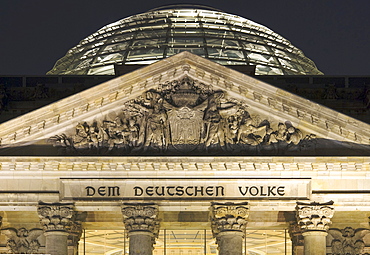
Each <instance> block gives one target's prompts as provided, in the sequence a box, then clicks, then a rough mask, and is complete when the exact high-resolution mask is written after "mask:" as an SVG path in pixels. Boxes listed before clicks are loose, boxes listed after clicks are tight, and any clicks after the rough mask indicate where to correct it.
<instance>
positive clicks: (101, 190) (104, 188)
mask: <svg viewBox="0 0 370 255" xmlns="http://www.w3.org/2000/svg"><path fill="white" fill-rule="evenodd" d="M98 193H99V195H100V196H102V197H103V196H105V195H106V194H107V193H106V187H104V186H102V187H99V189H98Z"/></svg>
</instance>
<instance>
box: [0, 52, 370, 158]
mask: <svg viewBox="0 0 370 255" xmlns="http://www.w3.org/2000/svg"><path fill="white" fill-rule="evenodd" d="M315 136H316V137H315ZM369 137H370V128H369V125H367V124H365V123H362V122H360V121H357V120H355V119H353V118H350V117H348V116H345V115H343V114H340V113H338V112H335V111H333V110H331V109H329V108H326V107H323V106H320V105H318V104H316V103H314V102H311V101H309V100H306V99H303V98H300V97H298V96H296V95H293V94H291V93H288V92H286V91H283V90H281V89H278V88H276V87H274V86H271V85H269V84H267V83H264V82H261V81H258V80H257V79H255V78H252V77H249V76H247V75H244V74H242V73H239V72H236V71H234V70H231V69H229V68H226V67H224V66H220V65H218V64H216V63H214V62H211V61H209V60H207V59H203V58H201V57H199V56H195V55H193V54H191V53H188V52H183V53H180V54H178V55H175V56H172V57H170V58H167V59H164V60H161V61H158V62H156V63H154V64H152V65H149V66H146V67H143V68H142V69H140V70H137V71H134V72H131V73H128V74H125V75H123V76H121V77H117V78H115V79H112V80H110V81H107V82H105V83H102V84H100V85H97V86H95V87H93V88H90V89H88V90H85V91H82V92H79V93H77V94H75V95H73V96H70V97H68V98H65V99H63V100H60V101H58V102H55V103H53V104H51V105H49V106H45V107H43V108H40V109H38V110H35V111H33V112H30V113H27V114H25V115H23V116H21V117H18V118H16V119H13V120H10V121H8V122H6V123H3V124H1V125H0V154H2V155H25V154H26V155H56V154H58V153H59V154H69V155H85V154H86V155H152V154H163V155H189V154H190V155H283V154H285V155H338V153H339V154H340V155H370V148H369V143H370V140H369ZM32 146H33V147H32ZM53 146H54V147H53ZM30 147H32V148H30ZM34 147H35V149H34ZM36 147H37V148H36ZM41 147H43V148H44V149H40V150H39V149H38V148H41ZM36 149H37V150H36Z"/></svg>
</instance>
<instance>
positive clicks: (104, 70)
mask: <svg viewBox="0 0 370 255" xmlns="http://www.w3.org/2000/svg"><path fill="white" fill-rule="evenodd" d="M87 74H88V75H114V66H113V65H106V66H99V67H95V68H91V69H90V70H89V72H88V73H87Z"/></svg>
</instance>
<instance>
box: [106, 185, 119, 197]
mask: <svg viewBox="0 0 370 255" xmlns="http://www.w3.org/2000/svg"><path fill="white" fill-rule="evenodd" d="M119 195H120V194H119V187H118V186H114V187H108V197H110V196H113V197H115V196H119Z"/></svg>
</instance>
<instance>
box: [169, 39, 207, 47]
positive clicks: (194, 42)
mask: <svg viewBox="0 0 370 255" xmlns="http://www.w3.org/2000/svg"><path fill="white" fill-rule="evenodd" d="M168 44H169V45H170V46H172V45H195V46H199V47H200V46H201V45H203V38H199V37H190V38H189V37H173V38H171V41H170V42H169V43H168Z"/></svg>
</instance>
